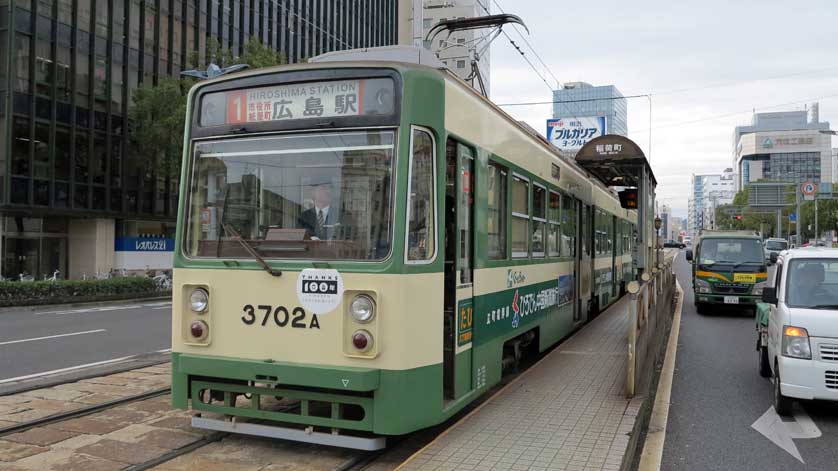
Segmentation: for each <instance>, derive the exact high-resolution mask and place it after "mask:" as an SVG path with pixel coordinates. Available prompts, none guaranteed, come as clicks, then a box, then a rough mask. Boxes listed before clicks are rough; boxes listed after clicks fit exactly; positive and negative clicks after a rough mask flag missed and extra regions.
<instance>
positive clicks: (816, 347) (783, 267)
mask: <svg viewBox="0 0 838 471" xmlns="http://www.w3.org/2000/svg"><path fill="white" fill-rule="evenodd" d="M775 257H776V261H777V267H776V270H775V272H774V283H773V285H774V286H773V287H770V288H764V289H763V291H762V301H763V302H762V303H760V304H759V305H758V307H757V331H758V337H757V351H758V354H759V372H760V374H761V375H762V376H764V377H768V376H773V377H774V384H773V388H774V409H775V410H776V411H777V413H778V414H781V415H787V414H789V413H791V405H792V401H793V400H794V399H807V400H813V399H818V400H832V401H838V249H830V248H820V247H812V248H801V249H792V250H787V251H784V252H781V253H780V255H779V256H772V258H775Z"/></svg>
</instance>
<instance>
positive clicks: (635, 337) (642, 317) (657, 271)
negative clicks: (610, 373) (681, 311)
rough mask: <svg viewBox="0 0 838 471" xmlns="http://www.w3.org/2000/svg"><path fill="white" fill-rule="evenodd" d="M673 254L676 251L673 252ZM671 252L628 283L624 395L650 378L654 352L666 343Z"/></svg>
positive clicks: (670, 310) (670, 304)
mask: <svg viewBox="0 0 838 471" xmlns="http://www.w3.org/2000/svg"><path fill="white" fill-rule="evenodd" d="M675 253H677V252H675ZM675 253H673V252H667V253H666V254H665V255H664V256H663V261H662V262H661V263H658V265H657V266H655V267H653V268H652V269H651V271H647V272H645V273H643V275H642V276H641V279H640V280H638V281H632V282H630V283H629V284H628V286H627V290H628V293H629V309H628V315H629V327H628V367H627V368H626V396H627V397H634V395H635V393H636V392H637V391H638V390H642V388H643V387H644V386H645V385H646V382H647V381H648V380H649V379H651V376H652V375H651V373H652V372H653V371H654V368H655V364H656V362H657V360H658V355H660V354H661V352H662V350H663V349H662V347H663V345H664V344H665V343H666V333H667V332H669V328H670V327H671V324H672V317H673V316H672V315H673V306H674V303H675V275H674V273H673V272H672V262H673V260H674V259H675Z"/></svg>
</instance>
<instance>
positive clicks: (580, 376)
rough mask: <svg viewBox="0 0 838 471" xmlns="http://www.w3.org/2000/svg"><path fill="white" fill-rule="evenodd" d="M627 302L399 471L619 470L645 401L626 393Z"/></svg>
mask: <svg viewBox="0 0 838 471" xmlns="http://www.w3.org/2000/svg"><path fill="white" fill-rule="evenodd" d="M627 304H628V297H627V296H626V297H623V299H621V300H620V301H619V302H617V303H616V304H615V305H614V306H612V307H611V308H609V309H608V310H607V311H606V312H604V313H603V314H601V315H600V316H599V317H597V318H596V319H595V320H594V321H592V322H591V323H590V324H589V325H587V326H585V327H584V328H583V329H582V330H580V331H579V332H577V333H576V334H575V335H573V336H572V337H571V338H570V339H568V340H567V341H565V342H564V343H563V344H562V345H560V346H559V347H558V348H556V349H555V350H553V351H552V352H551V353H550V354H549V355H547V356H546V357H544V358H543V359H542V360H541V361H539V362H538V363H537V364H536V365H534V366H533V367H532V368H530V369H529V370H527V371H526V372H525V373H524V374H522V375H521V376H519V377H518V378H517V379H516V380H515V381H514V382H512V383H510V384H509V385H507V386H506V387H505V388H503V389H502V390H500V391H499V392H498V393H496V394H495V396H493V397H492V398H490V399H489V400H488V401H486V402H485V403H484V404H483V405H482V406H480V407H479V408H477V409H475V411H473V412H472V413H471V414H469V415H467V416H466V417H464V418H463V419H461V420H460V421H459V422H458V423H456V424H454V425H453V426H452V427H451V428H449V429H448V430H447V431H446V432H445V433H444V434H442V435H440V436H439V437H437V438H436V439H435V440H434V441H433V442H431V443H430V444H429V445H428V446H426V447H425V448H423V449H422V450H420V451H418V452H417V453H416V454H414V455H413V456H412V457H411V458H409V459H408V460H407V461H405V462H404V463H403V464H402V465H401V466H400V467H399V468H398V469H402V470H470V469H475V470H488V469H498V470H608V471H618V470H620V469H621V468H622V466H623V459H624V457H626V454H627V452H628V451H629V450H630V446H631V447H633V446H634V443H633V440H632V439H633V438H635V437H633V436H632V432H634V428H635V422H636V420H637V419H638V415H639V413H640V410H641V405H642V403H643V400H644V397H641V396H637V397H635V398H634V399H632V400H629V399H626V397H625V390H624V387H625V378H626V348H627V347H626V332H627V329H628V307H627ZM635 439H636V438H635ZM631 454H632V455H633V450H632V453H631ZM628 458H629V459H630V458H631V456H628Z"/></svg>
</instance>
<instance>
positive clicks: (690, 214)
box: [687, 168, 736, 236]
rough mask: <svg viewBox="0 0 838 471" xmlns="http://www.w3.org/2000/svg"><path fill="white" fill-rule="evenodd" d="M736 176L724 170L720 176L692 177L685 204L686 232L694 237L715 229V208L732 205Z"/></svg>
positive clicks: (730, 171) (727, 169)
mask: <svg viewBox="0 0 838 471" xmlns="http://www.w3.org/2000/svg"><path fill="white" fill-rule="evenodd" d="M734 196H736V174H735V173H734V171H733V169H732V168H726V169H725V170H724V172H722V173H721V174H705V175H693V176H692V181H691V183H690V197H689V201H688V202H687V232H688V233H689V234H690V235H691V236H696V235H698V234H700V233H701V231H702V230H703V229H715V228H716V227H715V217H716V211H715V210H716V208H718V207H719V206H722V205H725V204H731V203H733V198H734Z"/></svg>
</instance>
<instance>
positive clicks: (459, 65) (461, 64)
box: [457, 60, 466, 69]
mask: <svg viewBox="0 0 838 471" xmlns="http://www.w3.org/2000/svg"><path fill="white" fill-rule="evenodd" d="M457 68H458V69H465V68H466V61H464V60H458V61H457Z"/></svg>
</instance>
